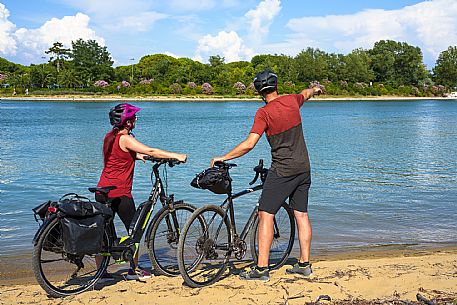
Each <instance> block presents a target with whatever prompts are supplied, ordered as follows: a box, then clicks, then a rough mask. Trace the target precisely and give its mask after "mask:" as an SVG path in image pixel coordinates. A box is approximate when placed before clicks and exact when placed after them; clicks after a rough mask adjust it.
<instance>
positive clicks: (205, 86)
mask: <svg viewBox="0 0 457 305" xmlns="http://www.w3.org/2000/svg"><path fill="white" fill-rule="evenodd" d="M202 92H203V93H204V94H207V95H211V94H213V86H211V84H210V83H204V84H203V85H202Z"/></svg>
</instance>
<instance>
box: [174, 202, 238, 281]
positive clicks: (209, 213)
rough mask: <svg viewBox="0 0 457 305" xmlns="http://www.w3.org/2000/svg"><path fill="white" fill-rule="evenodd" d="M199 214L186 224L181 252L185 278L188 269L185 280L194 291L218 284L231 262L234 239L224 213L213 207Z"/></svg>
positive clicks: (181, 241) (202, 210)
mask: <svg viewBox="0 0 457 305" xmlns="http://www.w3.org/2000/svg"><path fill="white" fill-rule="evenodd" d="M198 211H200V212H199V213H198V214H197V212H195V213H194V214H193V215H192V217H193V218H192V219H190V220H189V222H188V223H187V224H186V227H185V229H184V232H183V236H182V237H181V240H180V250H179V251H180V252H179V253H180V257H179V259H180V271H181V274H183V270H184V269H185V274H186V275H185V277H184V279H185V281H186V283H187V284H189V285H191V286H192V287H198V286H203V285H207V284H210V283H211V282H214V281H216V280H217V279H218V278H219V277H220V276H222V274H223V273H224V271H225V268H226V265H227V263H228V260H229V258H230V241H231V237H230V231H229V228H228V226H227V225H226V223H225V221H224V218H223V212H222V210H220V208H219V207H215V208H213V209H211V206H210V207H209V208H207V209H206V210H205V208H201V209H199V210H198ZM202 221H203V223H204V226H202ZM186 279H187V280H186Z"/></svg>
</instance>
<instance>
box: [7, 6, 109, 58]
mask: <svg viewBox="0 0 457 305" xmlns="http://www.w3.org/2000/svg"><path fill="white" fill-rule="evenodd" d="M89 21H90V18H89V16H87V15H84V14H82V13H77V14H76V15H75V16H65V17H63V18H62V19H57V18H52V19H51V20H49V21H47V22H45V23H44V24H43V25H42V26H41V27H40V28H38V29H25V28H20V29H18V30H17V31H16V32H15V34H14V36H15V38H16V42H17V44H18V46H19V47H20V48H21V53H22V54H21V55H22V56H23V57H25V59H28V60H30V61H35V62H36V59H37V58H39V57H41V56H43V55H44V51H45V50H47V49H49V48H50V47H51V46H52V44H53V43H54V42H56V41H59V42H61V43H62V44H63V45H64V46H66V47H70V46H71V41H74V40H77V39H79V38H82V39H83V40H89V39H93V40H96V41H97V42H98V43H99V44H100V45H102V46H103V45H105V40H104V39H103V38H101V37H98V36H97V35H96V34H95V31H94V30H92V29H91V28H90V27H89Z"/></svg>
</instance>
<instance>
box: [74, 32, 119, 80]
mask: <svg viewBox="0 0 457 305" xmlns="http://www.w3.org/2000/svg"><path fill="white" fill-rule="evenodd" d="M71 45H72V52H71V56H70V57H71V58H72V66H73V68H74V70H75V73H76V77H77V79H78V80H79V81H80V82H81V83H82V84H85V85H87V86H91V85H92V84H93V83H94V81H96V80H99V79H103V80H106V81H110V80H111V79H112V78H113V77H114V69H113V67H112V66H113V61H112V59H111V55H110V53H109V52H108V50H107V48H106V46H105V47H102V46H100V45H99V44H98V43H97V41H95V40H88V41H84V40H82V39H78V40H77V41H73V42H72V43H71Z"/></svg>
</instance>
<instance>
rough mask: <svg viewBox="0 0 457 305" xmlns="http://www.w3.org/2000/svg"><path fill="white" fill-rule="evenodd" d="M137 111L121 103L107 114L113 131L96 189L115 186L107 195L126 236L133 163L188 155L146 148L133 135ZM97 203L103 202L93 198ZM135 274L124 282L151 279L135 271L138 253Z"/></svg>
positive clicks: (131, 210) (130, 215)
mask: <svg viewBox="0 0 457 305" xmlns="http://www.w3.org/2000/svg"><path fill="white" fill-rule="evenodd" d="M138 111H140V108H138V107H135V106H133V105H130V104H127V103H123V104H118V105H116V106H115V107H113V108H112V109H111V110H110V112H109V120H110V123H111V125H112V126H113V128H112V129H111V131H109V132H108V133H107V134H106V136H105V139H104V141H103V157H104V167H103V171H102V174H101V176H100V181H99V182H98V186H99V187H107V186H115V187H116V188H115V189H113V190H111V191H110V192H109V193H108V196H109V199H110V201H111V207H112V209H113V211H114V212H115V213H117V214H118V215H119V217H120V218H121V220H122V222H123V223H124V226H125V228H126V229H127V232H128V231H129V227H130V223H131V221H132V219H133V216H134V214H135V211H136V209H135V203H134V201H133V198H132V182H133V171H134V168H135V160H143V161H144V157H145V156H146V155H148V156H152V157H155V158H171V159H177V160H179V161H182V162H185V161H186V159H187V155H185V154H178V153H173V152H168V151H164V150H161V149H158V148H151V147H148V146H146V145H144V144H142V143H141V142H139V141H138V140H136V139H135V138H134V136H133V134H132V130H133V129H134V128H135V124H136V119H137V117H136V113H137V112H138ZM96 200H97V201H103V198H102V196H101V195H100V194H96ZM135 266H136V268H135V270H132V269H129V271H128V274H127V279H139V278H150V277H151V274H150V273H149V272H147V271H146V270H142V269H139V268H138V251H137V253H136V256H135ZM103 278H104V279H105V280H107V279H111V278H112V276H111V275H110V274H108V273H107V274H104V275H103Z"/></svg>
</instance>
